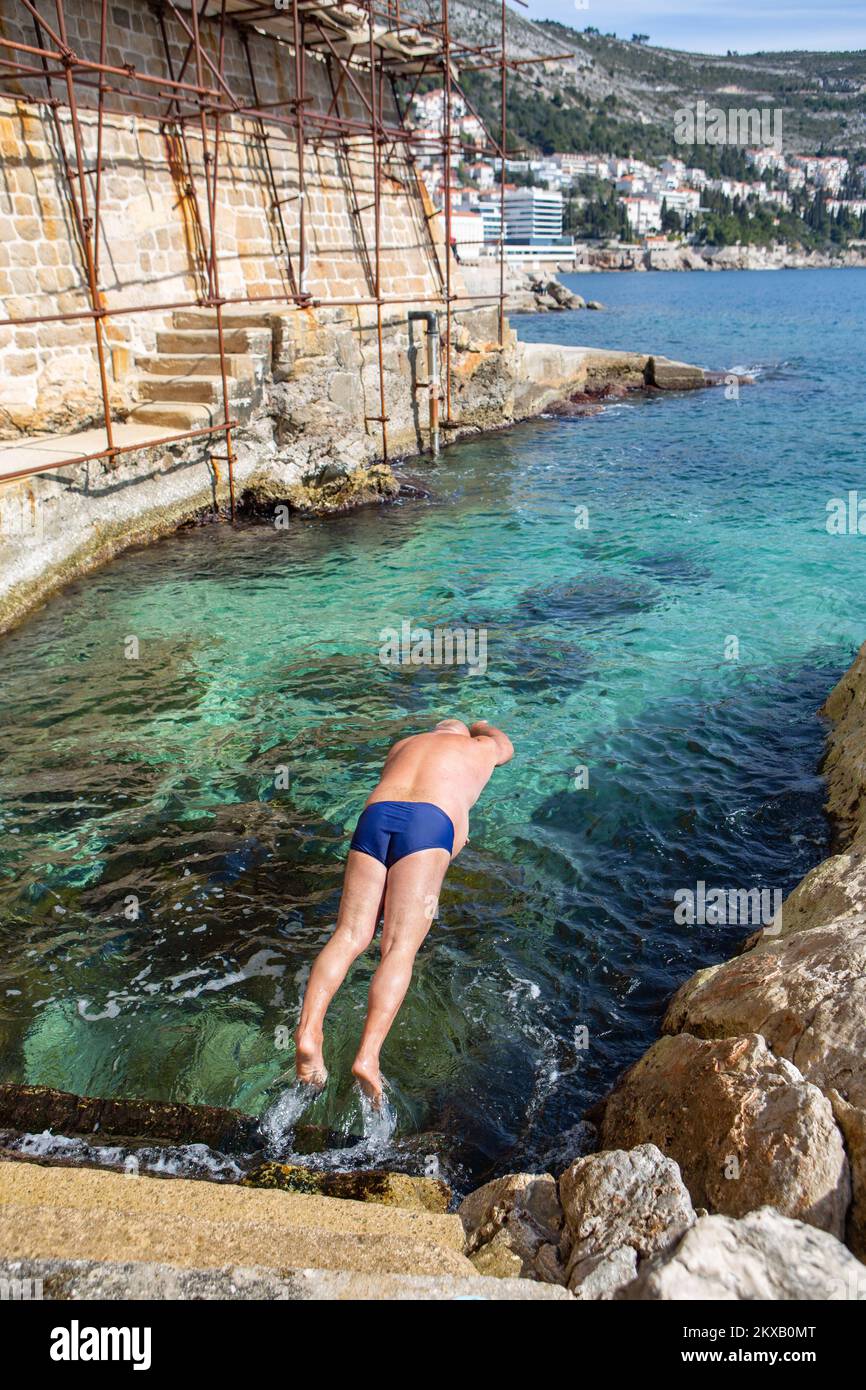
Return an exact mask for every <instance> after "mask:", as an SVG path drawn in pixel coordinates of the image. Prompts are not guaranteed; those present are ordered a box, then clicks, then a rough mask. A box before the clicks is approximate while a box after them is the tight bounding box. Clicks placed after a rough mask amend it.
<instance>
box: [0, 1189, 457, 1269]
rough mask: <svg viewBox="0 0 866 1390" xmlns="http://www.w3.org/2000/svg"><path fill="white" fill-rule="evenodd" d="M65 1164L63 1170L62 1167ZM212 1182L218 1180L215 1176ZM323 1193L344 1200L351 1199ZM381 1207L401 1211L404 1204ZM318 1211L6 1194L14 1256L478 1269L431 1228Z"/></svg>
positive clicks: (5, 1223)
mask: <svg viewBox="0 0 866 1390" xmlns="http://www.w3.org/2000/svg"><path fill="white" fill-rule="evenodd" d="M55 1171H56V1170H55ZM112 1176H117V1178H118V1181H120V1182H122V1183H125V1184H126V1185H127V1186H129V1187H133V1186H138V1184H139V1183H146V1182H149V1181H153V1182H157V1183H158V1184H159V1185H160V1186H165V1187H169V1186H174V1180H173V1179H159V1178H157V1179H147V1178H131V1177H126V1176H121V1175H120V1174H116V1175H112ZM207 1185H208V1186H211V1185H212V1184H207ZM322 1201H324V1202H328V1203H329V1204H331V1205H333V1206H335V1207H339V1208H340V1209H341V1211H342V1209H343V1208H344V1207H346V1206H347V1205H348V1203H346V1202H341V1201H336V1200H333V1201H332V1199H330V1198H327V1197H325V1198H322ZM380 1210H382V1211H385V1212H388V1213H389V1214H393V1212H394V1210H395V1209H394V1208H390V1207H383V1208H380ZM316 1219H317V1217H316V1216H315V1215H311V1216H310V1217H307V1218H303V1217H298V1216H297V1215H295V1217H294V1220H295V1222H296V1223H297V1224H294V1225H286V1224H282V1223H277V1224H275V1223H274V1222H272V1221H270V1220H241V1219H237V1218H236V1217H235V1216H232V1218H231V1219H227V1218H226V1217H225V1216H221V1217H218V1219H208V1218H205V1217H202V1216H197V1215H194V1214H190V1213H185V1214H178V1213H166V1212H162V1211H160V1212H154V1213H148V1212H144V1211H140V1210H136V1209H134V1208H121V1207H113V1206H111V1207H107V1208H104V1209H99V1208H97V1207H95V1206H88V1207H84V1206H62V1205H60V1204H59V1203H58V1201H57V1199H56V1198H55V1197H52V1200H51V1204H50V1205H47V1206H35V1205H32V1204H30V1203H16V1202H4V1203H3V1205H2V1208H0V1254H2V1255H3V1256H4V1257H6V1258H19V1259H20V1258H31V1259H45V1258H54V1259H88V1260H103V1259H106V1258H110V1259H114V1260H121V1261H125V1260H150V1261H154V1262H156V1263H159V1264H173V1265H177V1266H179V1267H180V1268H185V1269H200V1268H202V1267H207V1266H210V1265H213V1264H214V1262H215V1261H218V1260H221V1261H224V1262H228V1263H230V1264H239V1265H259V1266H261V1267H262V1268H264V1269H271V1270H283V1269H286V1268H287V1267H291V1268H302V1269H352V1270H359V1271H365V1272H367V1273H386V1274H457V1275H464V1276H467V1277H468V1276H471V1275H473V1274H475V1268H474V1266H473V1265H472V1264H471V1263H470V1261H469V1260H468V1259H467V1258H466V1257H465V1255H462V1254H461V1253H460V1252H459V1251H457V1250H454V1249H451V1248H450V1247H449V1246H446V1245H439V1244H437V1243H436V1242H435V1241H432V1240H426V1239H424V1238H423V1235H422V1234H419V1235H418V1236H415V1237H413V1236H410V1235H407V1234H406V1231H405V1229H404V1228H403V1226H402V1225H401V1224H400V1223H395V1229H393V1230H391V1229H387V1228H386V1229H382V1230H368V1229H366V1228H363V1227H362V1228H358V1227H356V1225H355V1223H354V1222H353V1221H351V1220H350V1221H349V1222H348V1223H346V1226H345V1228H344V1229H339V1228H335V1227H334V1226H332V1225H326V1226H318V1225H316V1224H315V1222H316Z"/></svg>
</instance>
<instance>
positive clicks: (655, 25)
mask: <svg viewBox="0 0 866 1390" xmlns="http://www.w3.org/2000/svg"><path fill="white" fill-rule="evenodd" d="M514 8H515V9H517V10H518V13H520V14H523V15H525V16H526V17H527V18H529V19H557V20H559V21H560V22H561V23H562V24H568V25H570V26H571V27H572V28H574V29H585V28H586V27H587V25H589V24H592V25H594V26H595V28H596V29H600V30H601V32H602V33H603V34H610V33H614V34H616V35H617V36H618V37H619V38H621V39H630V38H631V36H632V34H649V39H650V43H653V44H658V45H659V46H660V47H662V48H683V49H687V50H689V51H690V52H693V53H726V52H727V51H728V49H729V48H731V49H734V50H736V52H738V53H755V52H757V51H758V50H761V49H762V50H765V51H767V50H769V51H773V50H775V51H778V50H780V49H792V48H801V49H802V48H809V49H823V50H827V49H837V50H838V49H855V48H866V0H828V3H827V4H823V3H817V4H815V3H813V4H811V5H810V4H806V3H804V2H803V0H794V2H793V3H791V0H788V3H786V0H529V4H528V6H527V8H526V9H524V8H523V7H522V6H518V5H515V6H514Z"/></svg>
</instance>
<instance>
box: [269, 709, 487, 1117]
mask: <svg viewBox="0 0 866 1390" xmlns="http://www.w3.org/2000/svg"><path fill="white" fill-rule="evenodd" d="M513 756H514V749H513V747H512V745H511V740H510V739H509V738H508V736H507V735H506V734H504V733H502V731H501V730H500V729H495V728H494V727H493V726H492V725H491V724H488V723H487V722H486V721H484V720H482V721H479V722H478V723H476V724H473V725H472V727H471V728H468V727H467V726H466V725H465V724H463V723H462V722H461V721H460V720H459V719H444V720H442V721H440V723H439V724H437V725H436V728H435V729H434V730H432V731H431V732H430V733H426V734H414V735H412V736H411V737H410V738H404V739H401V740H400V742H399V743H395V744H394V747H393V748H392V749H391V751H390V752H389V753H388V756H387V758H386V759H385V765H384V767H383V769H382V776H381V778H380V779H379V782H378V784H377V786H376V788H375V790H374V791H373V792H372V793H371V794H370V796H369V797H368V798H367V802H366V804H365V807H364V810H363V812H362V813H361V817H360V819H359V821H358V825H357V827H356V830H355V834H354V837H353V839H352V846H351V849H350V851H349V858H348V863H347V865H346V875H345V879H344V881H343V894H342V898H341V900H340V911H339V915H338V917H337V925H336V928H335V930H334V934H333V936H332V937H331V939H330V941H329V942H328V943H327V945H326V946H325V947H324V949H323V950H322V951H321V953H320V954H319V956H318V957H317V959H316V961H315V963H314V965H313V968H312V971H311V973H310V979H309V983H308V985H307V991H306V994H305V996H304V1003H303V1007H302V1009H301V1018H300V1022H299V1024H298V1029H297V1032H296V1034H295V1044H296V1049H297V1050H296V1058H295V1064H296V1069H297V1074H298V1079H299V1080H300V1081H305V1082H309V1083H310V1084H312V1085H317V1086H322V1085H324V1083H325V1080H326V1079H327V1071H326V1069H325V1063H324V1057H323V1055H322V1042H323V1036H324V1032H323V1025H324V1019H325V1013H326V1011H327V1008H328V1005H329V1004H330V1002H331V1000H332V999H333V997H334V995H335V994H336V992H337V990H338V989H339V987H340V985H341V984H342V983H343V980H344V979H345V977H346V974H347V973H348V970H349V967H350V966H351V965H352V963H353V961H355V960H356V959H357V957H358V956H359V955H361V954H362V952H364V951H366V949H367V947H368V946H369V945H370V942H371V941H372V939H373V935H374V933H375V930H376V924H377V922H378V920H379V917H380V916H381V914H382V910H383V908H384V926H383V930H382V960H381V963H380V965H379V968H378V970H377V971H376V973H375V975H374V976H373V980H372V983H371V985H370V996H369V1005H368V1011H367V1020H366V1023H365V1025H364V1032H363V1035H362V1037H361V1042H360V1046H359V1048H358V1054H357V1056H356V1058H355V1061H354V1063H353V1065H352V1072H353V1074H354V1076H355V1077H356V1079H357V1080H358V1081H359V1082H360V1084H361V1086H362V1087H363V1089H364V1090H365V1092H366V1093H367V1094H368V1095H369V1096H372V1097H373V1098H374V1099H375V1100H376V1101H378V1100H379V1098H380V1097H381V1094H382V1080H381V1075H380V1072H379V1051H380V1049H381V1046H382V1043H383V1042H384V1040H385V1038H386V1037H387V1035H388V1031H389V1029H390V1027H391V1025H392V1023H393V1022H394V1019H395V1018H396V1016H397V1012H398V1010H399V1008H400V1005H401V1004H402V1002H403V999H404V997H405V995H406V991H407V989H408V988H409V982H410V980H411V977H412V967H413V965H414V962H415V956H416V954H417V952H418V949H419V947H420V945H421V943H422V941H423V940H424V938H425V936H426V935H427V932H428V931H429V929H430V924H431V922H432V920H433V917H434V915H435V911H436V904H437V902H438V898H439V890H440V888H441V886H442V880H443V878H444V877H445V873H446V871H447V869H448V865H449V863H450V862H451V860H452V859H453V858H454V857H455V855H457V854H459V853H460V850H461V849H462V848H463V846H464V844H465V843H466V840H467V838H468V832H469V812H470V811H471V809H472V807H473V806H474V805H475V802H476V801H477V800H478V797H479V796H480V795H481V792H482V791H483V789H484V787H485V786H486V785H487V782H488V781H489V780H490V777H491V775H492V773H493V770H494V768H496V767H499V766H501V764H502V763H507V762H508V761H509V759H511V758H512V757H513ZM374 808H375V809H374Z"/></svg>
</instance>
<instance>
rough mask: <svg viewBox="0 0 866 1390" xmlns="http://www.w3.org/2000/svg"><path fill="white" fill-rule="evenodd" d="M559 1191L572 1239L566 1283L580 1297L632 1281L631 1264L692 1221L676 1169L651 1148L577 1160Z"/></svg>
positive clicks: (606, 1291)
mask: <svg viewBox="0 0 866 1390" xmlns="http://www.w3.org/2000/svg"><path fill="white" fill-rule="evenodd" d="M559 1194H560V1200H561V1202H562V1209H563V1212H564V1214H565V1221H566V1226H567V1231H568V1236H569V1238H570V1242H571V1251H570V1255H569V1259H568V1264H567V1267H566V1278H567V1281H568V1286H569V1288H570V1289H572V1291H573V1292H575V1293H577V1294H578V1296H579V1297H584V1298H585V1297H594V1298H598V1297H605V1296H610V1294H611V1292H612V1291H613V1290H614V1289H615V1288H617V1287H619V1285H621V1284H623V1283H625V1282H627V1281H628V1280H629V1279H631V1278H633V1277H634V1273H635V1270H636V1267H637V1260H638V1259H644V1258H645V1257H646V1256H648V1255H652V1254H655V1253H656V1252H657V1251H659V1250H662V1249H664V1248H665V1247H666V1246H668V1245H670V1244H671V1243H672V1242H673V1241H676V1240H678V1239H679V1237H680V1236H681V1235H682V1234H683V1232H684V1231H686V1230H687V1229H688V1227H689V1226H691V1225H692V1224H693V1222H694V1220H695V1213H694V1208H693V1207H692V1203H691V1199H690V1197H689V1194H688V1191H687V1189H686V1187H685V1185H684V1184H683V1181H682V1179H681V1177H680V1172H679V1169H678V1168H677V1165H676V1164H675V1163H673V1162H672V1161H671V1159H669V1158H665V1156H664V1154H663V1153H661V1152H660V1151H659V1149H657V1148H656V1147H655V1145H653V1144H643V1145H641V1146H640V1147H639V1148H636V1149H632V1150H630V1151H629V1152H625V1151H623V1150H621V1149H617V1150H614V1151H612V1152H604V1153H596V1154H589V1155H588V1156H587V1157H586V1158H580V1159H578V1160H577V1162H576V1163H574V1164H572V1166H571V1167H570V1168H569V1169H568V1170H567V1171H566V1172H565V1173H563V1175H562V1177H561V1178H560V1182H559Z"/></svg>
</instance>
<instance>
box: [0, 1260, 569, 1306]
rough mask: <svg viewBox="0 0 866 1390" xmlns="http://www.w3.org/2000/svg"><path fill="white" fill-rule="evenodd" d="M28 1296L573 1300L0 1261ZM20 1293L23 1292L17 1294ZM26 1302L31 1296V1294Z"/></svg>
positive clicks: (422, 1285) (342, 1273)
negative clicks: (39, 1291) (59, 1293)
mask: <svg viewBox="0 0 866 1390" xmlns="http://www.w3.org/2000/svg"><path fill="white" fill-rule="evenodd" d="M4 1279H5V1280H8V1281H9V1282H10V1283H11V1284H13V1285H17V1284H18V1283H19V1281H21V1282H23V1285H24V1287H25V1288H27V1289H28V1290H30V1289H31V1285H35V1288H36V1289H38V1288H39V1287H40V1285H39V1284H37V1283H35V1281H41V1288H42V1292H43V1296H44V1297H45V1298H46V1299H51V1298H52V1297H53V1296H55V1295H54V1294H53V1290H55V1289H62V1291H63V1294H62V1296H63V1298H64V1299H67V1300H69V1299H72V1300H75V1301H78V1300H93V1299H112V1300H117V1299H134V1298H136V1299H137V1298H140V1299H147V1300H153V1299H172V1300H181V1299H195V1300H220V1301H223V1300H224V1301H228V1300H233V1301H237V1300H238V1299H240V1300H244V1301H250V1300H265V1299H267V1300H268V1301H280V1302H314V1301H320V1300H328V1301H329V1302H334V1301H342V1300H350V1299H361V1300H364V1301H366V1302H370V1301H373V1300H400V1301H404V1300H411V1301H412V1302H476V1301H477V1302H481V1301H484V1302H488V1301H490V1300H494V1299H495V1300H501V1299H505V1300H508V1301H509V1302H516V1301H520V1302H523V1301H529V1300H531V1301H539V1300H546V1301H550V1300H551V1299H554V1300H557V1301H560V1302H562V1301H569V1302H570V1301H571V1299H572V1297H573V1295H572V1294H570V1293H569V1292H568V1290H567V1289H564V1288H561V1287H560V1286H559V1285H557V1284H542V1283H538V1282H537V1281H535V1280H533V1279H488V1278H485V1277H483V1276H481V1275H478V1274H476V1275H470V1276H466V1277H464V1276H462V1275H455V1274H376V1273H373V1274H371V1273H367V1272H362V1271H359V1270H347V1269H339V1270H336V1269H291V1268H286V1269H282V1270H280V1272H279V1273H276V1272H274V1271H273V1270H269V1269H264V1268H262V1267H261V1266H242V1265H234V1266H232V1265H222V1266H219V1267H214V1268H202V1269H191V1268H188V1269H180V1268H178V1267H177V1266H176V1265H171V1264H157V1263H154V1262H146V1261H137V1262H135V1263H133V1262H128V1263H121V1262H119V1261H117V1260H105V1261H99V1260H69V1259H24V1260H2V1259H0V1280H4ZM22 1294H23V1289H22ZM31 1296H34V1294H33V1293H32V1291H31Z"/></svg>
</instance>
